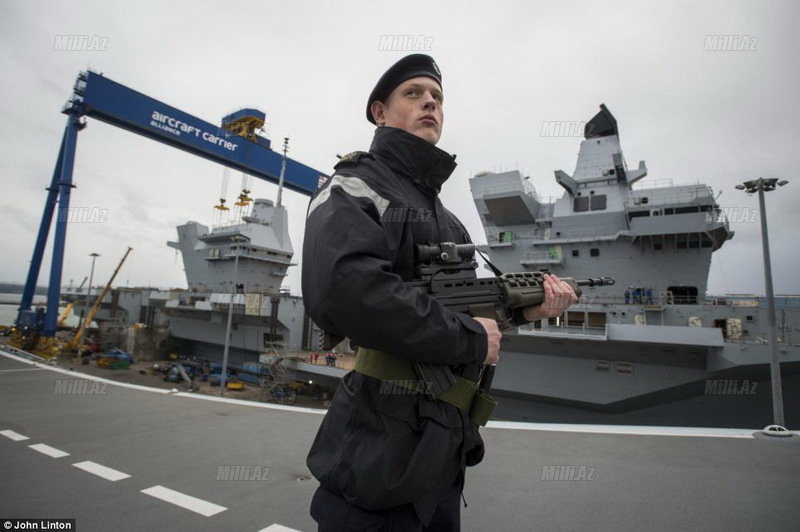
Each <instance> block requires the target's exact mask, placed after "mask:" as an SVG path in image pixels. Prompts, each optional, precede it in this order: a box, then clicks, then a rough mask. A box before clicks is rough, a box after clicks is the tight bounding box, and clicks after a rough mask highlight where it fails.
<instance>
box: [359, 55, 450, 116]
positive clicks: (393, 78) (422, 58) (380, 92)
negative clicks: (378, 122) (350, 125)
mask: <svg viewBox="0 0 800 532" xmlns="http://www.w3.org/2000/svg"><path fill="white" fill-rule="evenodd" d="M418 76H427V77H429V78H432V79H434V80H436V82H437V83H438V84H439V86H440V87H441V86H442V72H441V71H440V70H439V66H438V65H437V64H436V61H434V60H433V58H432V57H431V56H429V55H425V54H412V55H407V56H405V57H404V58H402V59H401V60H400V61H398V62H397V63H395V64H394V65H392V67H391V68H390V69H389V70H387V71H386V72H385V73H384V74H383V76H381V79H379V80H378V84H377V85H375V88H374V89H372V93H371V94H370V95H369V100H368V101H367V120H369V121H370V122H372V123H373V124H374V123H375V119H374V118H372V111H371V110H370V108H371V107H372V102H375V101H379V102H385V101H386V98H388V97H389V95H390V94H391V93H392V91H393V90H395V89H396V88H397V86H398V85H400V84H401V83H403V82H404V81H406V80H408V79H411V78H416V77H418Z"/></svg>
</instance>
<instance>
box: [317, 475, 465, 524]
mask: <svg viewBox="0 0 800 532" xmlns="http://www.w3.org/2000/svg"><path fill="white" fill-rule="evenodd" d="M461 486H462V483H461V479H458V480H457V481H456V482H455V483H454V484H453V486H452V487H451V488H450V489H449V490H448V491H447V493H446V494H445V496H444V497H443V498H442V500H441V501H440V502H439V505H438V506H437V507H436V511H435V512H434V514H433V517H432V518H431V522H430V523H429V524H428V526H425V525H424V524H423V523H422V521H420V520H419V517H417V513H416V511H414V506H413V505H412V504H405V505H403V506H398V507H396V508H390V509H388V510H383V511H380V512H368V511H366V510H363V509H362V508H359V507H358V506H355V505H353V504H350V503H349V502H347V501H346V500H344V499H343V498H342V497H340V496H339V495H337V494H336V493H333V492H332V491H328V490H326V489H325V488H323V487H322V486H320V487H319V488H318V489H317V491H316V493H314V498H313V499H312V500H311V517H313V518H314V520H315V521H316V522H317V524H318V525H319V528H318V531H319V532H356V531H358V532H378V531H380V532H423V531H424V532H460V530H461Z"/></svg>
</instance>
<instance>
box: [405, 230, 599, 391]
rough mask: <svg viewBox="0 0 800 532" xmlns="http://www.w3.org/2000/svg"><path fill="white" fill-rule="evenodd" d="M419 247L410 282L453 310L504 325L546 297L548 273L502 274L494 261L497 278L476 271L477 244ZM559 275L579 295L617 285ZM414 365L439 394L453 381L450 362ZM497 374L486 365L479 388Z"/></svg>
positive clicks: (488, 384) (515, 323) (514, 323)
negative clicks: (586, 288) (585, 289)
mask: <svg viewBox="0 0 800 532" xmlns="http://www.w3.org/2000/svg"><path fill="white" fill-rule="evenodd" d="M416 251H417V257H416V259H417V260H416V265H417V266H416V279H415V280H414V281H412V282H411V283H409V284H410V285H411V286H414V287H416V288H417V289H419V290H420V291H421V292H423V293H427V294H428V295H430V296H431V297H433V298H434V299H436V300H437V301H438V302H439V303H441V304H442V305H444V306H445V307H447V308H449V309H450V310H452V311H454V312H464V313H467V314H469V315H470V316H472V317H473V318H489V319H492V320H495V321H496V322H497V326H498V327H499V328H500V330H509V329H514V328H516V327H519V326H520V325H524V324H525V323H527V320H525V319H524V317H523V316H522V309H524V308H525V307H530V306H535V305H540V304H542V302H543V301H544V288H543V287H542V283H543V282H544V276H545V275H546V272H542V271H537V272H521V273H505V274H500V272H499V271H498V270H497V269H496V268H494V266H491V264H490V267H491V268H492V269H493V270H494V271H495V273H496V274H498V275H497V277H486V278H476V277H475V276H474V275H475V274H474V271H475V270H476V269H477V267H478V263H477V262H476V261H475V259H474V256H475V245H474V244H455V243H453V242H444V243H441V244H431V245H418V246H417V248H416ZM487 262H488V261H487ZM560 279H561V280H562V281H563V282H565V283H567V284H569V285H570V286H571V287H572V289H573V290H574V291H575V295H576V296H578V297H581V294H582V290H581V287H582V286H590V287H591V286H608V285H613V284H614V279H613V278H611V277H597V278H593V279H585V280H579V281H576V280H575V279H572V278H569V277H561V278H560ZM415 368H416V370H417V373H418V374H419V377H420V379H423V380H425V381H432V382H433V383H434V384H433V389H434V393H436V390H439V389H442V388H444V389H446V388H447V387H449V385H450V384H452V383H453V382H454V380H453V376H452V374H451V372H450V371H449V368H448V367H447V366H442V365H437V364H428V363H424V362H420V363H415ZM443 370H445V371H443ZM493 378H494V366H486V367H485V369H484V370H483V373H482V375H481V380H480V389H481V390H482V391H483V392H484V393H488V392H489V389H490V388H491V384H492V379H493ZM439 393H441V392H439Z"/></svg>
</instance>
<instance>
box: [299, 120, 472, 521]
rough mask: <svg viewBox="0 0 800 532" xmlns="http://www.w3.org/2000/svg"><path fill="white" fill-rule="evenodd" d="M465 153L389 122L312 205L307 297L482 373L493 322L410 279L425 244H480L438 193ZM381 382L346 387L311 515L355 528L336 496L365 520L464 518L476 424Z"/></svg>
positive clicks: (373, 343) (343, 324) (361, 328)
mask: <svg viewBox="0 0 800 532" xmlns="http://www.w3.org/2000/svg"><path fill="white" fill-rule="evenodd" d="M454 159H455V158H454V157H453V156H451V155H449V154H447V153H446V152H444V151H442V150H440V149H439V148H436V147H435V146H434V145H433V144H431V143H429V142H427V141H425V140H423V139H421V138H418V137H416V136H414V135H412V134H410V133H407V132H405V131H403V130H400V129H395V128H389V127H381V128H378V129H377V131H376V133H375V138H374V140H373V143H372V147H371V148H370V152H369V154H366V153H356V154H351V155H349V156H345V157H344V158H343V159H342V161H340V162H339V164H337V166H336V172H335V174H334V175H333V176H332V177H331V178H330V180H329V181H328V182H327V183H325V185H324V186H323V187H322V188H321V189H320V190H318V191H317V192H316V193H315V195H314V197H313V198H312V200H311V203H310V205H309V211H308V219H307V221H306V234H305V241H304V246H303V296H304V300H305V305H306V310H307V311H308V313H309V315H310V316H311V317H312V318H313V320H314V321H315V322H316V324H317V325H319V326H320V327H322V328H323V329H325V330H326V331H329V332H332V333H335V334H339V335H341V336H347V337H349V338H350V339H351V340H352V341H353V342H354V343H355V344H357V345H359V346H362V347H365V348H371V349H377V350H380V351H384V352H387V353H389V354H392V355H396V356H400V357H405V358H407V359H409V360H420V361H425V362H433V363H439V364H446V365H449V366H450V367H451V368H453V370H454V373H456V374H458V375H462V376H464V377H466V378H469V379H472V380H476V379H477V377H478V373H479V370H480V364H482V363H483V361H484V359H485V357H486V351H487V336H486V333H485V331H484V329H483V327H482V326H481V325H480V324H479V323H478V322H476V321H475V320H473V319H472V318H471V317H469V316H468V315H466V314H460V313H454V312H452V311H450V310H448V309H446V308H445V307H443V306H442V305H441V304H439V303H438V302H437V301H435V300H433V299H432V298H430V297H429V296H428V295H426V294H421V293H419V291H418V290H416V289H414V288H409V287H408V286H406V285H405V283H404V282H405V281H411V280H412V279H413V278H414V246H415V244H430V243H439V242H448V241H449V242H456V243H466V242H468V241H469V235H468V234H467V232H466V231H465V230H464V228H463V226H462V225H461V223H460V222H459V221H458V220H457V219H456V218H455V217H454V216H453V215H452V214H450V213H449V212H447V211H446V210H445V209H444V207H442V205H441V203H440V201H439V199H438V192H439V190H440V188H441V186H442V184H443V183H444V182H445V181H446V180H447V179H448V177H449V176H450V174H451V173H452V171H453V169H454V168H455V166H456V165H455V161H454ZM380 386H381V383H380V382H379V381H378V380H377V379H373V378H371V377H367V376H365V375H362V374H360V373H357V372H350V373H349V374H347V375H346V376H345V378H344V379H343V380H342V382H341V384H340V385H339V388H338V390H337V392H336V394H335V396H334V399H333V402H332V404H331V406H330V409H329V411H328V413H327V415H326V416H325V418H324V420H323V422H322V425H321V427H320V430H319V433H318V434H317V437H316V439H315V441H314V444H313V446H312V448H311V451H310V453H309V455H308V460H307V463H308V467H309V469H310V470H311V472H312V473H313V474H314V476H315V477H316V478H317V479H318V480H319V481H320V483H321V488H320V490H319V491H318V493H317V495H316V496H315V499H314V502H313V503H312V508H311V512H312V516H314V517H315V519H317V520H318V521H319V522H320V524H321V525H323V528H324V526H325V525H328V526H332V527H333V529H337V527H341V529H344V528H345V527H346V526H347V525H346V524H345V523H346V521H347V519H348V518H347V517H346V516H342V515H341V514H342V512H339V511H333V510H331V507H332V506H331V505H330V504H328V503H326V502H325V501H328V502H330V501H331V497H333V498H335V499H338V500H344V501H347V503H350V504H351V505H355V506H357V507H359V508H361V509H363V510H366V512H363V514H364V515H362V516H361V517H362V518H363V517H364V516H373V515H376V516H380V515H383V514H382V513H381V512H382V511H384V510H386V509H389V508H394V509H397V508H405V509H409V510H411V509H413V512H411V513H412V514H416V516H417V517H418V519H419V521H421V522H422V523H423V524H426V525H427V524H428V523H429V522H430V521H431V519H432V518H433V519H434V521H437V520H438V519H439V517H438V516H439V514H440V513H441V508H440V509H439V510H437V506H438V505H439V503H440V502H441V501H442V500H443V499H446V500H447V501H448V502H447V503H446V504H448V505H452V504H453V503H455V512H456V519H457V512H458V509H457V508H458V500H457V499H455V501H454V500H453V494H454V493H456V494H458V493H459V492H460V490H461V487H462V486H463V473H464V468H465V466H467V465H474V464H476V463H478V462H480V461H481V459H482V458H483V442H482V440H481V438H480V435H479V434H478V430H477V427H476V426H475V425H474V424H473V423H472V422H471V421H470V419H469V417H468V416H467V415H466V414H464V413H463V412H462V411H461V410H459V409H458V408H456V407H454V406H452V405H449V404H446V403H443V402H441V401H433V400H430V399H428V398H427V397H426V396H425V395H424V394H400V395H397V394H386V393H380ZM334 506H335V505H334ZM402 511H403V510H401V513H402ZM370 512H379V513H378V514H372V513H370ZM383 513H385V512H383ZM395 513H396V512H395ZM406 513H408V512H406ZM334 514H336V515H334ZM434 514H436V516H434ZM412 517H413V515H412ZM376 518H377V517H376ZM350 526H366V525H365V524H364V523H362V524H360V525H354V524H351V525H350Z"/></svg>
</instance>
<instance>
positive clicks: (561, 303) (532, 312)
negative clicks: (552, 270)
mask: <svg viewBox="0 0 800 532" xmlns="http://www.w3.org/2000/svg"><path fill="white" fill-rule="evenodd" d="M542 289H543V290H544V301H542V304H541V305H536V306H533V307H526V308H524V309H523V311H522V313H523V315H524V316H525V319H526V320H528V321H538V320H543V319H547V318H555V317H556V316H560V315H561V314H563V313H564V311H565V310H567V308H569V306H570V305H572V304H573V303H575V302H577V301H578V296H576V295H575V290H573V289H572V287H571V286H570V285H568V284H567V283H565V282H564V281H562V280H561V279H559V278H558V277H556V276H555V275H545V276H544V282H543V283H542Z"/></svg>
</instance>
